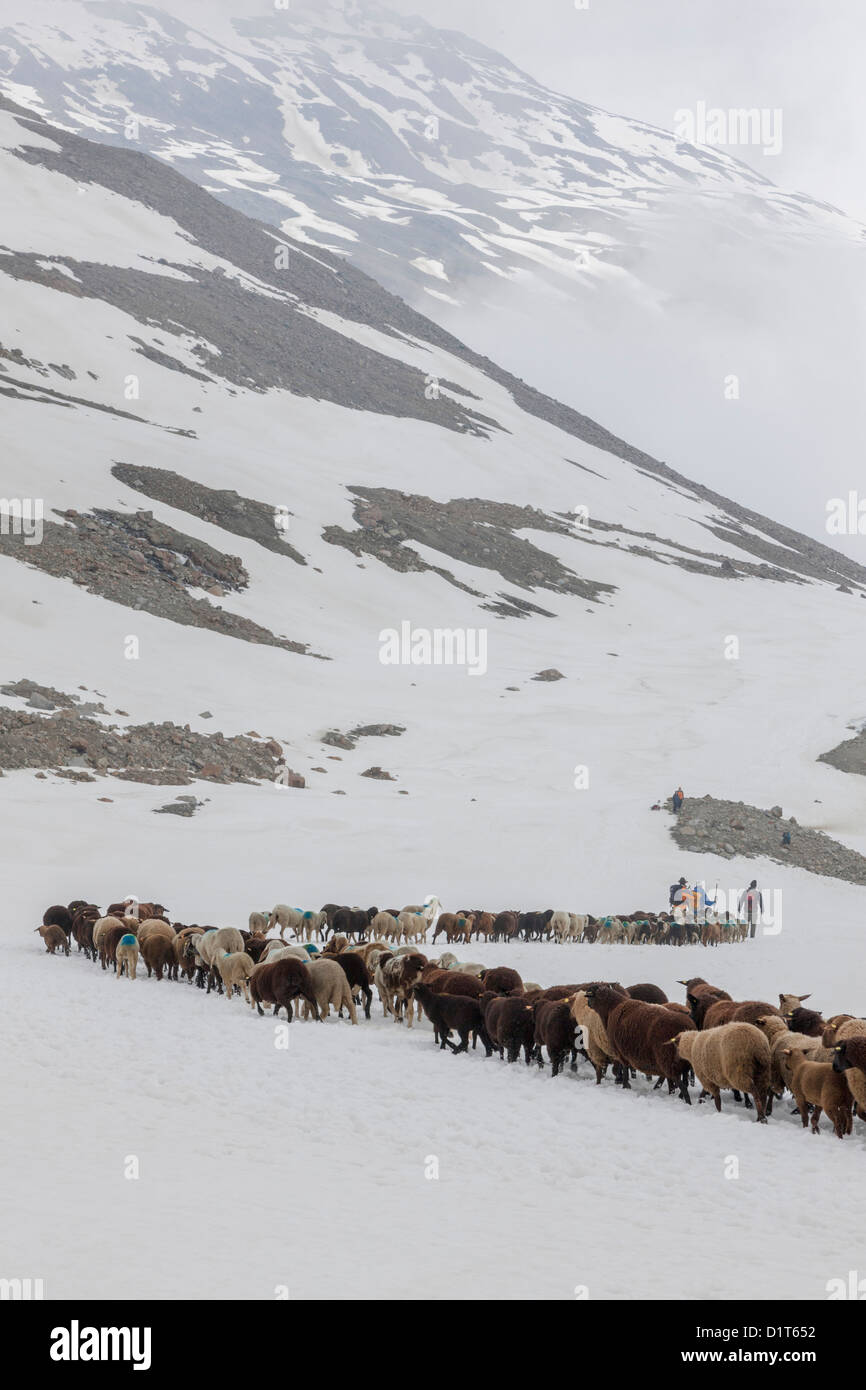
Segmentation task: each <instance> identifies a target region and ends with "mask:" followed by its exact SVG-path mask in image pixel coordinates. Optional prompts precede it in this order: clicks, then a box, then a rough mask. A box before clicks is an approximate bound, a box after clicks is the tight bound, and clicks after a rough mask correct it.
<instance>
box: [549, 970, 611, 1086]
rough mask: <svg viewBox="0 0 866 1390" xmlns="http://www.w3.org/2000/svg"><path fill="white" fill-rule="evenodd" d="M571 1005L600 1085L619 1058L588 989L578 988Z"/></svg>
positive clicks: (596, 1079) (572, 1013) (596, 1082)
mask: <svg viewBox="0 0 866 1390" xmlns="http://www.w3.org/2000/svg"><path fill="white" fill-rule="evenodd" d="M527 988H528V987H527ZM570 1007H571V1016H572V1018H573V1019H574V1021H575V1023H577V1024H578V1026H579V1027H580V1028H581V1029H582V1032H583V1046H584V1048H585V1050H586V1055H587V1056H588V1057H589V1060H590V1062H591V1063H592V1065H593V1066H594V1067H595V1084H596V1085H597V1086H600V1085H601V1078H602V1077H603V1076H604V1074H605V1072H606V1071H607V1068H608V1065H609V1063H611V1062H616V1061H617V1060H618V1058H616V1057H615V1056H614V1053H613V1051H612V1049H611V1045H610V1042H609V1040H608V1036H607V1032H606V1030H605V1026H604V1023H603V1022H602V1019H601V1015H600V1014H599V1013H597V1012H596V1010H595V1009H593V1008H591V1007H590V1004H589V1000H588V999H587V997H586V990H583V989H581V990H578V992H577V994H574V995H572V997H571V1001H570Z"/></svg>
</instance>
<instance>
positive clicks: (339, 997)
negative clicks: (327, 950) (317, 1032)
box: [295, 956, 358, 1024]
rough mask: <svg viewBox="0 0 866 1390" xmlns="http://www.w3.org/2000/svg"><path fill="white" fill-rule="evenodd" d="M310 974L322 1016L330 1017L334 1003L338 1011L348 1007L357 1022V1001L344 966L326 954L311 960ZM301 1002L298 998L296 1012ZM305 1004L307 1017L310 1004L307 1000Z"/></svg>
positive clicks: (350, 1016)
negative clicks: (329, 958)
mask: <svg viewBox="0 0 866 1390" xmlns="http://www.w3.org/2000/svg"><path fill="white" fill-rule="evenodd" d="M308 959H309V957H308ZM310 975H311V977H312V981H313V993H314V994H315V996H316V1003H317V1004H318V1006H319V1012H320V1014H321V1015H322V1018H327V1017H328V1013H329V1011H330V1006H331V1005H332V1004H333V1006H334V1008H335V1009H336V1011H337V1012H338V1013H339V1011H340V1009H347V1010H348V1013H349V1018H350V1019H351V1021H352V1023H355V1024H357V1022H358V1015H357V1013H356V1012H355V1001H354V999H353V998H352V990H351V988H350V985H349V981H348V979H347V978H346V972H345V970H344V969H343V967H342V966H341V965H338V964H337V962H336V961H335V960H328V959H327V957H325V956H319V957H318V958H317V959H316V960H311V961H310ZM300 1004H301V1000H300V999H296V1000H295V1010H296V1012H297V1010H298V1008H299V1006H300ZM303 1005H304V1009H303V1012H304V1018H307V1017H308V1016H309V1012H310V1006H309V1004H308V1003H307V1002H306V1000H304V1001H303Z"/></svg>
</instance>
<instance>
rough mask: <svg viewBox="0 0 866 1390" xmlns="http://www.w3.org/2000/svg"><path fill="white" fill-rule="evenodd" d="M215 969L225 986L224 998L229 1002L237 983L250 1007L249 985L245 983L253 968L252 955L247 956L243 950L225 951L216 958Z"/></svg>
mask: <svg viewBox="0 0 866 1390" xmlns="http://www.w3.org/2000/svg"><path fill="white" fill-rule="evenodd" d="M217 969H218V970H219V972H220V977H221V979H222V982H223V985H224V986H225V992H226V999H228V1001H229V1003H231V1000H232V995H233V994H234V992H235V985H237V986H238V988H239V989H240V991H241V994H242V995H243V997H244V999H245V1000H246V1002H247V1003H248V1004H249V1005H250V1007H252V1002H253V1001H252V999H251V998H250V987H249V984H248V983H247V982H248V980H249V978H250V976H251V975H252V973H253V969H254V965H253V960H252V957H251V956H248V955H247V953H246V952H245V951H231V952H226V954H225V955H223V956H220V957H219V958H218V959H217Z"/></svg>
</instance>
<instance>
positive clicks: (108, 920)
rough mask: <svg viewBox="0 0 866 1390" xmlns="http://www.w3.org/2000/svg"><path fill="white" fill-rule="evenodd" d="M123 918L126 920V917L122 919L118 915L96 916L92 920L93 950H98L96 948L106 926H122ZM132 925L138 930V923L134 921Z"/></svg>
mask: <svg viewBox="0 0 866 1390" xmlns="http://www.w3.org/2000/svg"><path fill="white" fill-rule="evenodd" d="M124 920H128V919H122V918H120V917H98V918H97V919H96V921H95V922H94V924H93V947H94V950H98V949H99V942H100V938H101V937H102V936H103V934H104V933H105V932H107V931H108V928H109V927H122V926H123V924H124ZM133 925H134V927H135V930H136V931H138V923H137V922H135V923H133Z"/></svg>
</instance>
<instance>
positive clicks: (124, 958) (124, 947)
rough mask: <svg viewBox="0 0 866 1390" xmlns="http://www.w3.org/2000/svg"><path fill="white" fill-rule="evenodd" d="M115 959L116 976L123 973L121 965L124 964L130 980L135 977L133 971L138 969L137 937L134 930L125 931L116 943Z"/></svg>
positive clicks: (118, 976)
mask: <svg viewBox="0 0 866 1390" xmlns="http://www.w3.org/2000/svg"><path fill="white" fill-rule="evenodd" d="M115 960H116V961H117V978H118V980H119V979H120V978H121V976H122V975H123V967H124V966H126V974H127V976H128V978H129V979H130V980H134V979H135V972H136V970H137V969H138V939H137V938H136V936H135V934H134V932H127V933H126V935H125V936H122V937H121V938H120V940H119V941H118V943H117V951H116V952H115Z"/></svg>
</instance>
